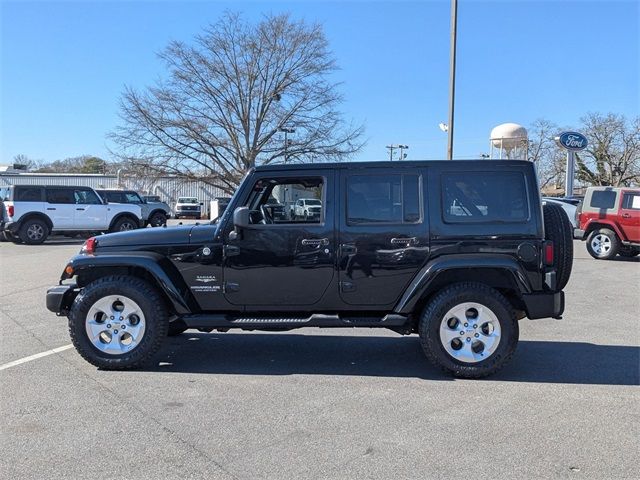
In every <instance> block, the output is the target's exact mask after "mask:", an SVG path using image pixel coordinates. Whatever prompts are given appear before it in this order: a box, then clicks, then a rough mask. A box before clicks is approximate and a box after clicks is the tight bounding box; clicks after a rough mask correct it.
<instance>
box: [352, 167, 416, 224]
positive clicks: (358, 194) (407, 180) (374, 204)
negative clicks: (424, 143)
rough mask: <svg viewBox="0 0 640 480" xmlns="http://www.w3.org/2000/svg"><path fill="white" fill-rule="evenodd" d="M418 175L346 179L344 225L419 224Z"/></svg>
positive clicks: (367, 176) (371, 176)
mask: <svg viewBox="0 0 640 480" xmlns="http://www.w3.org/2000/svg"><path fill="white" fill-rule="evenodd" d="M420 197H421V195H420V177H419V176H418V175H350V176H348V177H347V224H349V225H366V224H403V223H419V222H420V221H421V219H422V215H421V212H420V205H421V203H422V202H421V200H420Z"/></svg>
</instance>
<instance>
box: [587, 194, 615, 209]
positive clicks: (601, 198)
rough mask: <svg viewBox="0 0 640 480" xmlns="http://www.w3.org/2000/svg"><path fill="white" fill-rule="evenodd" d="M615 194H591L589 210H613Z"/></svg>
mask: <svg viewBox="0 0 640 480" xmlns="http://www.w3.org/2000/svg"><path fill="white" fill-rule="evenodd" d="M616 196H617V193H616V192H615V191H613V190H595V191H594V192H592V194H591V201H590V202H589V206H590V207H591V208H604V209H609V208H615V207H616Z"/></svg>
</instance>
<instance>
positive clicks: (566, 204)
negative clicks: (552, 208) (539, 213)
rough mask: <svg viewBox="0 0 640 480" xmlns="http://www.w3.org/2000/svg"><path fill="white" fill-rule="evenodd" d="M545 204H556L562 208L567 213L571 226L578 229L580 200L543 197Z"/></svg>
mask: <svg viewBox="0 0 640 480" xmlns="http://www.w3.org/2000/svg"><path fill="white" fill-rule="evenodd" d="M542 202H543V203H549V202H550V203H555V204H557V205H559V206H560V207H562V209H563V210H564V211H565V212H566V213H567V216H568V217H569V221H570V222H571V226H572V227H573V228H576V227H577V226H578V225H577V223H576V222H577V219H576V218H577V210H578V205H579V204H580V201H579V200H568V199H566V198H564V197H542Z"/></svg>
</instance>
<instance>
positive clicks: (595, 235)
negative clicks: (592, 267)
mask: <svg viewBox="0 0 640 480" xmlns="http://www.w3.org/2000/svg"><path fill="white" fill-rule="evenodd" d="M619 249H620V241H619V240H618V236H617V235H616V233H615V232H614V231H613V230H609V229H608V228H600V229H598V230H594V231H593V232H591V234H590V235H589V237H588V238H587V251H588V252H589V255H591V256H592V257H593V258H595V259H597V260H609V259H611V258H613V257H615V256H616V255H617V254H618V250H619Z"/></svg>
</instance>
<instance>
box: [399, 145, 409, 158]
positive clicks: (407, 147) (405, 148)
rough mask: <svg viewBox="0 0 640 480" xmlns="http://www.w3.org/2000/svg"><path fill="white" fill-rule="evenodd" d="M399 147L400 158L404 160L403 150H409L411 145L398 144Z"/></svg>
mask: <svg viewBox="0 0 640 480" xmlns="http://www.w3.org/2000/svg"><path fill="white" fill-rule="evenodd" d="M398 148H399V149H400V160H404V156H403V153H402V152H403V150H409V145H398ZM404 155H406V154H404Z"/></svg>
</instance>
